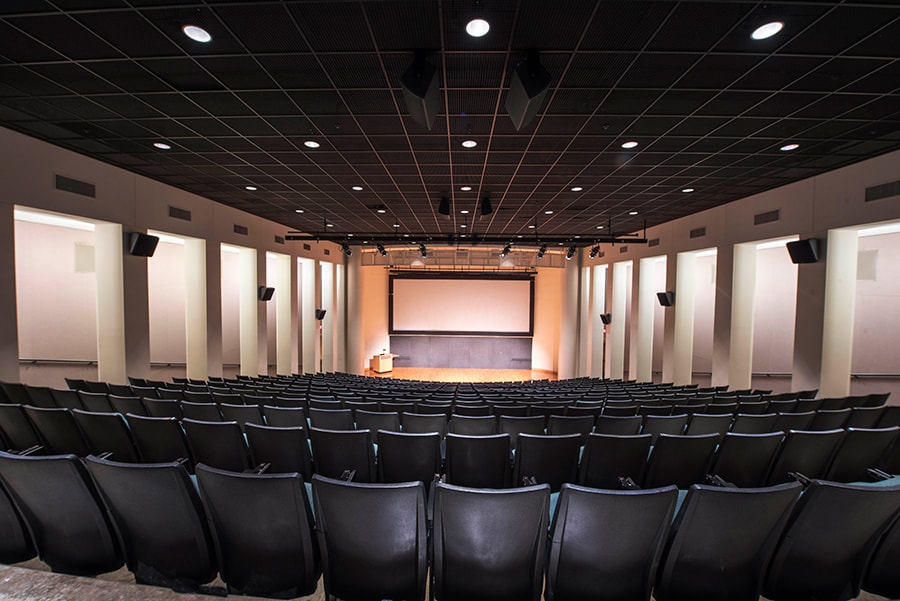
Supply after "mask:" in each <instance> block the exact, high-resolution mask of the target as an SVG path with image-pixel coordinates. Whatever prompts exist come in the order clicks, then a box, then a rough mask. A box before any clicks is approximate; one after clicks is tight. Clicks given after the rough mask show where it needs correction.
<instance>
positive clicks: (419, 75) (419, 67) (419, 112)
mask: <svg viewBox="0 0 900 601" xmlns="http://www.w3.org/2000/svg"><path fill="white" fill-rule="evenodd" d="M426 56H427V54H426V53H424V52H420V51H417V52H416V53H415V58H414V59H413V64H412V65H410V67H409V69H407V70H406V72H405V73H404V74H403V76H402V77H400V87H401V88H402V89H403V98H404V99H405V100H406V108H408V109H409V116H410V117H412V120H413V121H415V122H416V123H418V124H419V125H422V126H424V127H425V128H427V129H428V130H429V131H431V126H432V125H434V119H435V117H437V114H438V111H439V110H440V109H441V86H440V84H439V82H438V77H437V69H435V68H434V65H432V64H431V63H429V62H428V61H427V60H426V58H425V57H426Z"/></svg>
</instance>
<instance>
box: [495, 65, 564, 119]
mask: <svg viewBox="0 0 900 601" xmlns="http://www.w3.org/2000/svg"><path fill="white" fill-rule="evenodd" d="M552 78H553V77H552V76H551V75H550V73H548V72H547V70H546V69H545V68H544V67H543V66H542V65H541V63H540V60H539V54H538V51H537V50H530V51H529V52H528V57H527V58H524V59H522V60H520V61H519V62H517V63H516V66H515V67H514V68H513V74H512V77H511V78H510V82H509V93H508V94H507V95H506V111H507V112H508V113H509V118H510V119H512V122H513V127H515V128H516V131H518V130H520V129H522V128H523V127H524V126H526V125H528V124H529V123H531V120H532V119H534V116H535V115H537V112H538V109H540V108H541V104H543V102H544V96H546V95H547V88H548V87H549V86H550V80H551V79H552Z"/></svg>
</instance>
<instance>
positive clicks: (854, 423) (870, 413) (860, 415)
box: [844, 407, 884, 428]
mask: <svg viewBox="0 0 900 601" xmlns="http://www.w3.org/2000/svg"><path fill="white" fill-rule="evenodd" d="M883 413H884V407H854V408H853V409H851V410H850V417H848V418H847V421H846V422H845V423H844V428H877V427H878V421H879V420H880V419H881V415H882V414H883Z"/></svg>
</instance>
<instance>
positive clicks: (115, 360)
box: [94, 223, 127, 384]
mask: <svg viewBox="0 0 900 601" xmlns="http://www.w3.org/2000/svg"><path fill="white" fill-rule="evenodd" d="M94 235H95V241H96V252H95V259H94V260H95V267H96V270H97V378H98V379H99V380H101V381H103V382H111V383H116V384H124V383H126V382H127V373H126V371H127V369H126V363H125V352H126V349H125V293H124V284H123V277H124V276H123V269H122V254H123V244H124V242H123V238H122V226H121V225H119V224H117V223H115V224H113V223H105V224H98V225H97V226H96V227H95V229H94Z"/></svg>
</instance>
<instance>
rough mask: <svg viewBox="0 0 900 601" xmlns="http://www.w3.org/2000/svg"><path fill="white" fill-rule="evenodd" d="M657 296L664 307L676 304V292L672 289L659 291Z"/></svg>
mask: <svg viewBox="0 0 900 601" xmlns="http://www.w3.org/2000/svg"><path fill="white" fill-rule="evenodd" d="M656 298H658V299H659V304H660V305H662V306H663V307H671V306H672V305H674V304H675V293H674V292H672V291H670V290H669V291H666V292H657V293H656Z"/></svg>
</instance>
